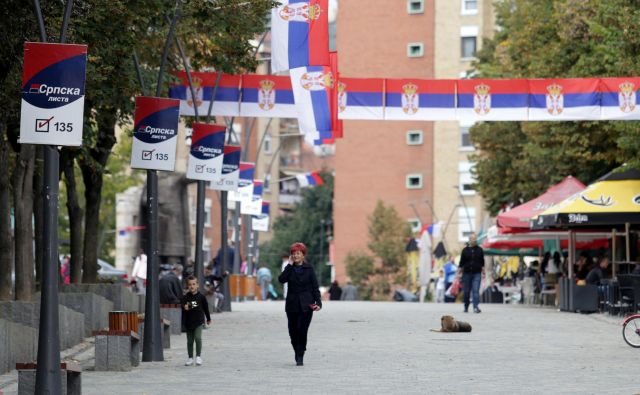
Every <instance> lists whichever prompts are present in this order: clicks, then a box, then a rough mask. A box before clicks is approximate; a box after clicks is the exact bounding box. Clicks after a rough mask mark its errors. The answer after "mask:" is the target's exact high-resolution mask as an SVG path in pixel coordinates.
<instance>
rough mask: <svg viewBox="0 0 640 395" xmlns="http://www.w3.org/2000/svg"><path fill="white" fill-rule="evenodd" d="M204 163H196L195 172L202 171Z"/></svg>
mask: <svg viewBox="0 0 640 395" xmlns="http://www.w3.org/2000/svg"><path fill="white" fill-rule="evenodd" d="M203 172H204V165H196V173H203Z"/></svg>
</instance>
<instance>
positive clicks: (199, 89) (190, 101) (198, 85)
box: [187, 77, 203, 107]
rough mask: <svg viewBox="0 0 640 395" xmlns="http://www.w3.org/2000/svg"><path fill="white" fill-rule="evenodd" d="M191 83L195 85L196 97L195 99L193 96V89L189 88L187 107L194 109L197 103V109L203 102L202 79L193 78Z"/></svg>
mask: <svg viewBox="0 0 640 395" xmlns="http://www.w3.org/2000/svg"><path fill="white" fill-rule="evenodd" d="M191 83H192V84H193V90H194V92H195V95H196V97H195V98H194V97H193V95H192V94H191V89H189V87H187V105H188V106H189V107H193V106H194V103H195V106H196V107H200V105H201V104H202V101H203V99H202V98H203V95H202V79H201V78H198V77H193V79H192V80H191Z"/></svg>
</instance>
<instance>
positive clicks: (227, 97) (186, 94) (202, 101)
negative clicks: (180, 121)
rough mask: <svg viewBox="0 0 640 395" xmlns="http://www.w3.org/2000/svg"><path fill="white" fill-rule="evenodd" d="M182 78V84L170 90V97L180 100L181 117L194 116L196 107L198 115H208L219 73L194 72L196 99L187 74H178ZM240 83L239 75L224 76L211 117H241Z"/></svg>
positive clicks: (192, 74)
mask: <svg viewBox="0 0 640 395" xmlns="http://www.w3.org/2000/svg"><path fill="white" fill-rule="evenodd" d="M176 75H177V77H178V78H180V84H178V85H175V86H172V87H170V88H169V97H171V98H172V99H180V115H190V116H194V115H196V114H195V111H194V107H196V106H197V107H198V115H206V114H207V112H208V111H209V103H210V102H211V97H212V96H213V91H214V88H215V86H216V79H217V76H218V73H207V72H193V73H191V80H192V81H193V89H194V91H195V98H194V97H192V95H191V89H189V82H188V80H187V73H185V72H184V71H179V72H177V73H176ZM240 82H241V77H240V76H239V75H230V74H222V77H220V82H219V83H218V89H217V90H216V97H215V100H214V102H213V108H212V109H211V115H219V116H227V117H234V116H238V115H240V106H239V101H240Z"/></svg>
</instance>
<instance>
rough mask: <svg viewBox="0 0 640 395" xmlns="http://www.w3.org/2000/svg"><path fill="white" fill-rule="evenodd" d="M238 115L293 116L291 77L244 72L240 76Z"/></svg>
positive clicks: (293, 103)
mask: <svg viewBox="0 0 640 395" xmlns="http://www.w3.org/2000/svg"><path fill="white" fill-rule="evenodd" d="M240 116H242V117H269V118H271V117H272V118H295V117H297V116H298V113H297V112H296V106H295V102H294V100H293V90H292V89H291V79H290V78H289V77H287V76H275V75H258V74H245V75H243V76H242V101H241V102H240Z"/></svg>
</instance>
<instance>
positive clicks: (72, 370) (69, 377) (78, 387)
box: [16, 362, 82, 395]
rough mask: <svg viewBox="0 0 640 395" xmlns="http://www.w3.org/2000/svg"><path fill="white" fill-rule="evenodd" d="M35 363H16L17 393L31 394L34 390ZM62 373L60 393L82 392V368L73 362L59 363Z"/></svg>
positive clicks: (68, 394) (76, 394)
mask: <svg viewBox="0 0 640 395" xmlns="http://www.w3.org/2000/svg"><path fill="white" fill-rule="evenodd" d="M37 367H38V366H37V364H36V363H33V362H31V363H16V370H17V371H18V395H32V394H34V393H35V392H36V368H37ZM60 371H61V372H60V373H61V374H62V394H67V395H81V394H82V380H81V375H82V368H81V367H80V365H78V364H76V363H73V362H62V363H61V364H60Z"/></svg>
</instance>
